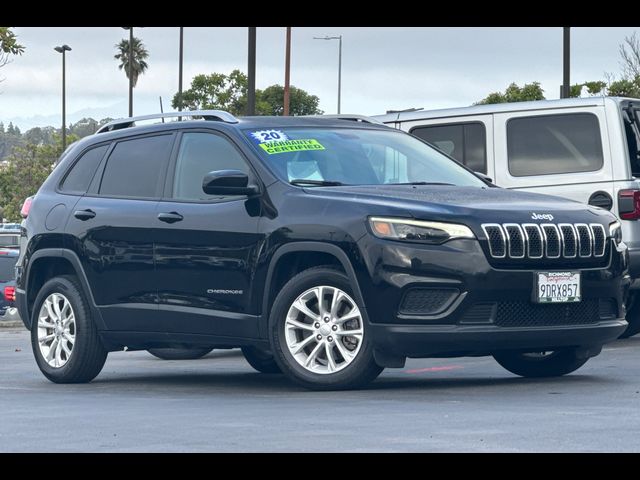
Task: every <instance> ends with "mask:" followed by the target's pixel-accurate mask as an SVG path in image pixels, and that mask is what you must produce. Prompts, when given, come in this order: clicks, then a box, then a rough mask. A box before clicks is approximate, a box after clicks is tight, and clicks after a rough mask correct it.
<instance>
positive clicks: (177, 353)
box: [147, 347, 213, 360]
mask: <svg viewBox="0 0 640 480" xmlns="http://www.w3.org/2000/svg"><path fill="white" fill-rule="evenodd" d="M212 350H213V348H210V347H203V348H202V347H201V348H150V349H149V350H147V352H149V353H150V354H151V355H153V356H154V357H158V358H160V359H162V360H197V359H198V358H202V357H204V356H205V355H207V354H208V353H210V352H211V351H212Z"/></svg>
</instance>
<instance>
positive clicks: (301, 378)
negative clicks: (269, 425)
mask: <svg viewBox="0 0 640 480" xmlns="http://www.w3.org/2000/svg"><path fill="white" fill-rule="evenodd" d="M320 285H327V286H331V287H337V288H339V289H341V290H342V291H344V292H345V293H347V294H348V295H349V296H350V297H351V298H352V299H354V301H355V302H356V304H357V306H358V308H359V309H360V311H363V305H360V304H359V303H358V302H357V300H356V296H355V295H354V293H353V288H352V286H351V283H350V281H349V278H348V277H347V276H346V275H345V274H344V273H343V272H341V271H339V270H336V269H335V268H333V267H331V266H322V267H314V268H310V269H308V270H305V271H303V272H301V273H299V274H297V275H296V276H295V277H293V278H292V279H291V280H289V281H288V282H287V283H286V284H285V285H284V286H283V287H282V289H281V290H280V293H279V294H278V296H277V297H276V299H275V301H274V303H273V307H272V308H271V314H270V316H269V341H270V343H271V351H272V352H273V354H274V358H275V360H276V362H277V364H278V366H279V367H280V369H281V370H282V372H283V373H284V374H285V375H287V377H289V378H290V379H291V380H293V381H294V382H296V383H298V384H300V385H302V386H304V387H306V388H308V389H311V390H346V389H354V388H358V387H361V386H363V385H365V384H367V383H369V382H371V381H372V380H374V379H375V378H376V377H377V376H378V375H380V373H381V372H382V370H383V368H382V367H380V366H378V365H377V364H376V363H375V361H374V359H373V344H372V342H371V340H370V335H367V333H368V332H367V328H368V325H367V321H366V319H364V318H363V319H362V320H363V321H362V328H363V331H364V335H363V339H362V345H361V346H360V350H359V352H358V353H357V356H356V357H355V358H354V359H353V360H352V361H351V363H350V364H348V365H347V366H346V367H344V368H343V369H342V370H338V371H336V372H333V373H327V374H319V373H314V372H310V371H309V370H307V369H305V368H304V367H303V366H302V365H300V364H298V362H297V361H296V360H295V358H294V357H293V355H292V354H291V353H290V352H289V348H288V347H287V343H286V339H285V338H284V328H285V326H284V325H285V321H286V316H287V312H288V310H289V308H290V306H291V304H292V303H293V302H294V301H295V300H296V298H297V297H298V296H299V295H301V294H302V293H303V292H305V291H307V290H309V289H311V288H313V287H316V286H320Z"/></svg>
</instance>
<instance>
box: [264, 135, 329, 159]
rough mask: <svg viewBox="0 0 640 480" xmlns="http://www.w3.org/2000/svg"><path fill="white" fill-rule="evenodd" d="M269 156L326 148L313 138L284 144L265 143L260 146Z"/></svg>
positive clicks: (286, 141)
mask: <svg viewBox="0 0 640 480" xmlns="http://www.w3.org/2000/svg"><path fill="white" fill-rule="evenodd" d="M260 148H262V149H263V150H264V151H265V152H267V153H268V154H269V155H273V154H274V153H288V152H304V151H308V150H324V146H323V145H322V144H321V143H320V142H318V141H317V140H315V139H313V138H308V139H304V140H285V141H283V142H265V143H261V144H260Z"/></svg>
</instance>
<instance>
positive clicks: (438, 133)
mask: <svg viewBox="0 0 640 480" xmlns="http://www.w3.org/2000/svg"><path fill="white" fill-rule="evenodd" d="M409 133H412V134H413V135H415V136H416V137H418V138H421V139H423V140H425V141H427V142H429V143H430V144H431V145H435V146H436V147H438V148H439V149H440V150H442V151H443V152H444V153H446V154H447V155H450V156H451V157H453V158H455V159H456V160H457V161H458V162H460V163H462V164H463V165H466V166H467V167H469V168H470V169H471V170H473V171H475V172H482V173H487V141H486V136H487V135H486V132H485V129H484V124H483V123H481V122H469V123H455V124H447V125H425V126H421V127H416V128H412V129H411V130H410V132H409Z"/></svg>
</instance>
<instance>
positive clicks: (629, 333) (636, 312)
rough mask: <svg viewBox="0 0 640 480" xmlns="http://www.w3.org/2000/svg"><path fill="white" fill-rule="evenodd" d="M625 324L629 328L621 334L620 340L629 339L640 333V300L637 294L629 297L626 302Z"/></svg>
mask: <svg viewBox="0 0 640 480" xmlns="http://www.w3.org/2000/svg"><path fill="white" fill-rule="evenodd" d="M627 323H628V324H629V326H628V327H627V329H626V330H625V331H624V332H622V335H620V338H629V337H633V336H634V335H636V334H638V333H640V300H639V299H638V294H637V293H633V294H631V295H629V300H628V301H627Z"/></svg>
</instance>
